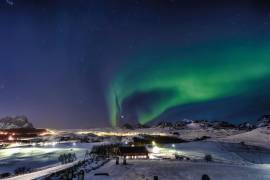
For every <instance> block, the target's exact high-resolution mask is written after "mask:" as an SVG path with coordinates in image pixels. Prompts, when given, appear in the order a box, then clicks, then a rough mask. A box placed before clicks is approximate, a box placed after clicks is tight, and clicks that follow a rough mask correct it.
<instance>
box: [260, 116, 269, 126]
mask: <svg viewBox="0 0 270 180" xmlns="http://www.w3.org/2000/svg"><path fill="white" fill-rule="evenodd" d="M265 126H270V115H264V116H262V117H261V118H260V119H259V120H258V122H257V127H258V128H260V127H265Z"/></svg>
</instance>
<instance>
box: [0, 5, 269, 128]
mask: <svg viewBox="0 0 270 180" xmlns="http://www.w3.org/2000/svg"><path fill="white" fill-rule="evenodd" d="M0 10H1V11H0V23H1V24H2V28H1V29H0V38H1V42H0V47H1V52H0V62H1V65H0V107H1V108H0V118H1V117H4V116H8V115H11V116H12V115H14V116H15V115H26V116H28V117H29V119H30V121H32V122H33V124H34V125H36V126H37V127H53V128H64V127H65V128H90V127H105V126H116V125H121V124H123V123H132V124H133V123H134V124H136V123H141V124H146V123H156V122H157V121H160V120H165V121H178V120H182V119H184V118H189V119H206V120H224V121H230V122H235V123H239V122H243V121H250V122H252V121H255V120H256V118H258V117H260V116H261V115H262V114H264V113H268V112H269V110H270V103H269V102H270V93H269V90H268V89H269V88H270V80H269V78H270V69H269V67H270V34H269V32H270V3H269V2H268V1H263V0H245V1H230V0H224V1H223V0H220V1H211V0H206V1H197V0H148V1H144V0H112V1H106V0H98V1H97V0H88V1H85V0H76V1H75V0H74V1H73V0H71V1H64V0H56V1H45V0H44V1H38V2H37V1H35V0H21V1H17V0H13V1H12V3H6V2H5V1H3V2H0Z"/></svg>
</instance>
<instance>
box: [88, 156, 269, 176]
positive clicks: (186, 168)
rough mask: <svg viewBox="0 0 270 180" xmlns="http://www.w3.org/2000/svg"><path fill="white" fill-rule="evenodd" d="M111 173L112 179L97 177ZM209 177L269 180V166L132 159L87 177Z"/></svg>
mask: <svg viewBox="0 0 270 180" xmlns="http://www.w3.org/2000/svg"><path fill="white" fill-rule="evenodd" d="M95 173H108V174H109V176H95ZM203 174H208V175H209V177H210V178H211V179H214V180H269V179H270V166H269V165H252V166H238V165H229V164H220V163H206V162H183V161H170V160H129V161H128V165H126V166H125V165H115V162H114V161H111V162H110V163H108V164H106V165H104V166H103V167H101V168H100V169H98V170H97V171H95V172H92V173H90V174H89V175H87V178H86V179H87V180H110V179H112V180H127V179H130V180H146V179H153V177H154V176H158V177H159V179H162V180H174V179H175V180H179V179H181V180H196V179H198V180H199V179H201V176H202V175H203Z"/></svg>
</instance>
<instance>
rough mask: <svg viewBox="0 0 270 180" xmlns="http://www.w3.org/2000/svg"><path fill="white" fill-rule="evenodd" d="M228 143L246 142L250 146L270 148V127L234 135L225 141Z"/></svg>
mask: <svg viewBox="0 0 270 180" xmlns="http://www.w3.org/2000/svg"><path fill="white" fill-rule="evenodd" d="M223 140H224V141H226V142H233V143H239V142H244V143H246V144H249V145H255V146H262V147H266V148H270V126H266V127H260V128H256V129H254V130H252V131H248V132H245V133H241V134H236V135H232V136H229V137H226V138H224V139H223Z"/></svg>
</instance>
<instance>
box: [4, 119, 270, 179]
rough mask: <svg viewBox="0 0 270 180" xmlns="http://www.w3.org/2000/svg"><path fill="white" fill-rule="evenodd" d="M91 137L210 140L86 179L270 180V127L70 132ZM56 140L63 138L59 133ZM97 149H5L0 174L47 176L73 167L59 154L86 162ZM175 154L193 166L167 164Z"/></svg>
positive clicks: (165, 149) (167, 148)
mask: <svg viewBox="0 0 270 180" xmlns="http://www.w3.org/2000/svg"><path fill="white" fill-rule="evenodd" d="M91 132H95V133H96V134H99V133H100V134H99V135H102V136H103V135H104V136H111V138H106V139H104V140H105V141H109V142H107V143H110V142H115V141H116V142H117V141H121V138H114V137H115V136H118V137H119V136H121V135H123V136H125V138H122V142H124V141H127V140H132V137H134V136H137V135H139V134H151V135H173V136H177V137H179V138H181V139H185V140H194V139H196V138H200V137H202V136H209V137H210V139H207V140H205V141H193V142H188V143H180V144H166V145H159V144H157V146H158V148H159V153H154V154H151V155H150V156H151V157H153V158H157V159H151V160H128V165H126V166H124V165H115V161H114V160H111V161H110V162H109V163H107V164H105V165H104V166H102V167H101V168H100V169H98V170H93V171H90V173H88V174H86V177H87V178H86V179H91V180H92V179H116V180H118V179H119V180H122V179H132V180H133V179H153V176H159V179H170V180H171V179H183V180H189V179H192V180H193V179H200V178H201V176H202V175H203V174H208V175H209V176H210V178H211V179H218V180H223V179H224V180H225V179H226V180H227V179H230V180H234V179H235V180H242V179H245V180H246V179H247V180H249V179H252V180H254V179H256V180H257V179H258V180H264V179H265V180H266V179H269V180H270V145H269V144H270V128H269V127H261V128H257V129H254V130H252V131H239V130H237V129H214V128H211V127H210V128H201V127H200V126H197V125H196V124H194V123H193V124H190V125H188V126H187V128H185V129H177V130H176V129H171V128H148V129H136V130H123V129H116V130H112V131H111V132H110V131H109V130H108V131H106V132H102V131H101V130H95V131H93V130H89V131H88V130H87V131H81V130H73V131H72V133H74V134H87V133H91ZM175 132H177V133H175ZM61 133H63V134H65V135H66V134H68V133H71V131H69V130H65V131H62V132H61ZM56 134H57V135H58V136H59V133H56ZM101 139H102V138H101ZM240 142H244V143H240ZM103 143H104V142H103ZM95 144H101V143H76V144H73V143H64V144H56V145H55V146H43V147H14V148H9V149H1V150H0V173H3V172H13V171H14V169H16V168H17V167H21V166H25V167H28V168H32V169H35V170H39V171H35V172H33V173H31V174H28V175H23V178H24V179H31V178H32V177H40V176H42V175H49V174H50V173H51V172H55V171H58V170H61V169H63V168H67V167H69V166H71V165H72V164H69V165H60V164H59V163H58V157H59V155H60V154H63V153H69V152H75V153H76V155H77V157H78V158H79V159H83V158H84V155H85V152H86V150H91V148H92V146H93V145H95ZM267 148H268V149H267ZM175 154H178V155H179V156H183V157H188V158H189V160H182V161H180V160H168V159H164V158H172V159H174V157H175ZM206 154H210V155H211V156H212V157H213V162H205V160H204V157H205V155H206ZM65 166H67V167H65ZM228 172H229V173H228ZM95 173H108V174H109V176H95ZM21 177H22V176H21ZM18 178H19V177H18ZM13 179H14V178H13ZM15 179H16V177H15Z"/></svg>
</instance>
